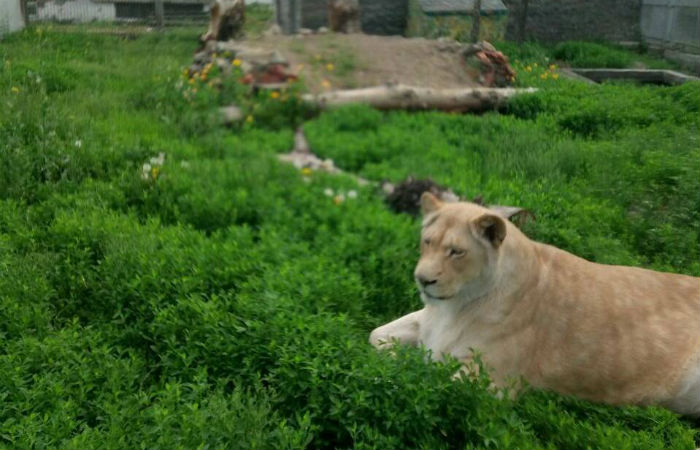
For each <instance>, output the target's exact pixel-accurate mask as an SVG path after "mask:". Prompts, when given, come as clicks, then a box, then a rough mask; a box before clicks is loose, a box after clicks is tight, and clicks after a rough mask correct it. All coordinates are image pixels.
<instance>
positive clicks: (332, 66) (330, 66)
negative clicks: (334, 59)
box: [326, 63, 335, 71]
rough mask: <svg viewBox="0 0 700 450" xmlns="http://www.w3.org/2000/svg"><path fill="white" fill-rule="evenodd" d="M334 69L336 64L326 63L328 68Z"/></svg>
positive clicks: (329, 69)
mask: <svg viewBox="0 0 700 450" xmlns="http://www.w3.org/2000/svg"><path fill="white" fill-rule="evenodd" d="M333 69H335V66H334V65H333V64H331V63H328V64H326V70H328V71H332V70H333Z"/></svg>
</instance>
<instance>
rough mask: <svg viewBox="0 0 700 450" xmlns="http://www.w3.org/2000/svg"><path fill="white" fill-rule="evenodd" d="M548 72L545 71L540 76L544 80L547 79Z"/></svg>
mask: <svg viewBox="0 0 700 450" xmlns="http://www.w3.org/2000/svg"><path fill="white" fill-rule="evenodd" d="M548 73H549V72H543V73H542V75H540V78H541V79H543V80H546V79H547V74H548Z"/></svg>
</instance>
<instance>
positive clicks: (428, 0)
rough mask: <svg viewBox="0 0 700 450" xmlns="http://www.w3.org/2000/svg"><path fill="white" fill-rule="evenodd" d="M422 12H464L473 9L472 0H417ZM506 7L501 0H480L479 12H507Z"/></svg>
mask: <svg viewBox="0 0 700 450" xmlns="http://www.w3.org/2000/svg"><path fill="white" fill-rule="evenodd" d="M418 2H419V3H420V6H421V8H422V9H423V12H425V13H427V14H450V13H457V14H466V13H471V12H472V10H473V9H474V0H418ZM507 11H508V8H506V5H504V4H503V2H502V1H501V0H481V13H482V14H489V13H500V12H507Z"/></svg>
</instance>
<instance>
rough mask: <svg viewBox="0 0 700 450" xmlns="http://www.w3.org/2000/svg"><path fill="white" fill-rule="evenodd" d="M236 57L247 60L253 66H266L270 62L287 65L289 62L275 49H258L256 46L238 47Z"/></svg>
mask: <svg viewBox="0 0 700 450" xmlns="http://www.w3.org/2000/svg"><path fill="white" fill-rule="evenodd" d="M236 58H238V59H240V60H242V61H247V62H249V63H250V64H252V65H254V66H267V65H270V64H281V65H283V66H288V65H289V63H288V62H287V60H286V59H285V58H284V57H283V56H282V54H281V53H280V52H279V51H277V50H260V49H257V48H249V47H248V48H245V47H244V48H240V49H239V51H238V53H237V54H236Z"/></svg>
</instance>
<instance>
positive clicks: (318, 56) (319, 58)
mask: <svg viewBox="0 0 700 450" xmlns="http://www.w3.org/2000/svg"><path fill="white" fill-rule="evenodd" d="M314 58H315V59H316V61H320V60H321V55H319V54H318V53H317V54H315V55H314Z"/></svg>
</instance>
